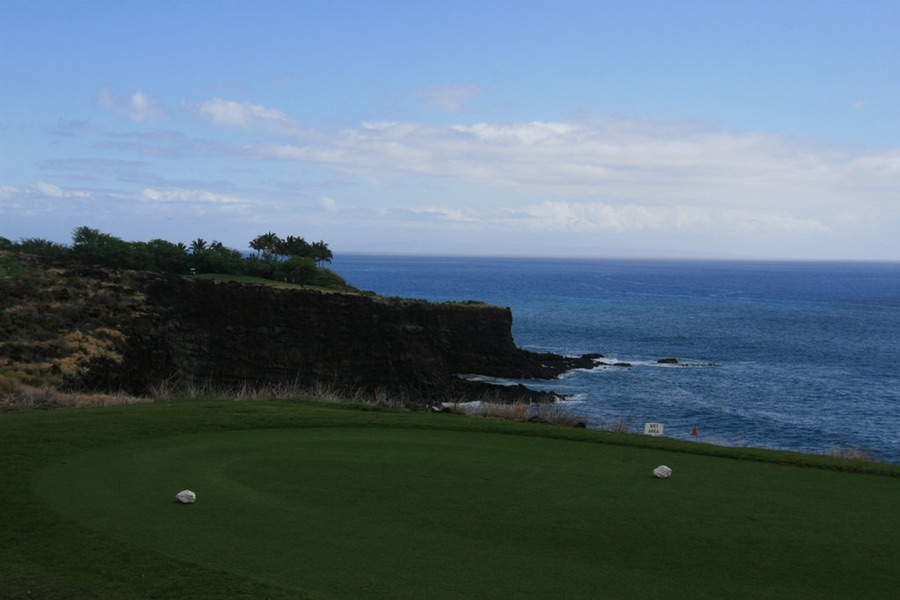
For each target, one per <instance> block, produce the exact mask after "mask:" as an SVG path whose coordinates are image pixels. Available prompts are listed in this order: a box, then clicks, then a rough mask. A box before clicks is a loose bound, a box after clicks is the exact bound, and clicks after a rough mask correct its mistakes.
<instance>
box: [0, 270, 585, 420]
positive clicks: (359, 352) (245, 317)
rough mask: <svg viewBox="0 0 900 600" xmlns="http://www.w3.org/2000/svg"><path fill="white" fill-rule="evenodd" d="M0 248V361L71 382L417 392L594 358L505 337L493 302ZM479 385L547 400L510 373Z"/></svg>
mask: <svg viewBox="0 0 900 600" xmlns="http://www.w3.org/2000/svg"><path fill="white" fill-rule="evenodd" d="M5 260H7V261H9V260H15V261H17V264H20V265H23V268H24V269H25V272H26V273H27V275H26V276H21V274H20V276H16V277H10V276H7V277H3V278H0V293H2V296H3V299H2V301H0V310H2V311H3V312H2V317H0V318H2V320H0V333H2V334H3V338H2V339H3V341H2V342H0V374H6V375H7V376H10V374H13V373H18V374H19V375H20V376H23V377H25V378H29V377H30V378H31V379H32V380H37V382H40V380H42V379H43V380H46V379H48V378H49V379H50V380H53V383H56V384H58V385H63V386H68V387H71V388H82V389H92V390H127V391H129V392H131V393H136V394H143V393H146V392H147V391H148V390H149V389H151V387H152V386H153V385H154V384H155V383H157V382H160V381H163V380H174V381H186V380H203V381H206V380H209V381H214V382H216V383H217V384H220V385H226V386H227V385H231V384H234V385H239V384H240V385H243V384H248V383H249V384H255V383H272V382H298V383H300V384H301V385H312V384H316V383H325V384H327V385H329V386H334V387H345V388H348V389H349V388H354V389H356V390H359V389H365V390H375V389H378V388H381V389H384V390H390V391H393V392H397V393H402V394H404V395H405V396H406V397H410V398H416V399H419V400H421V401H423V402H426V401H436V400H442V399H447V398H460V397H465V396H472V395H473V394H475V393H476V392H484V391H485V388H484V384H475V383H472V382H466V381H463V380H461V379H460V378H459V377H457V374H460V373H466V374H478V375H486V376H493V377H506V378H517V379H532V378H540V379H552V378H555V377H557V376H558V375H559V374H560V373H562V372H564V371H566V370H569V369H572V368H577V367H590V366H593V364H594V358H596V357H595V356H583V357H579V358H572V357H564V356H558V355H553V354H535V353H532V352H528V351H525V350H522V349H520V348H518V347H516V345H515V343H514V341H513V338H512V313H511V311H510V310H509V309H508V308H501V307H496V306H488V305H483V304H469V303H466V304H456V303H441V304H435V303H428V302H424V301H418V300H403V299H386V298H381V297H377V296H369V295H364V294H353V293H335V292H328V291H319V290H310V289H300V288H296V289H286V288H278V287H273V286H267V285H261V284H243V283H236V282H229V281H216V280H207V279H198V278H191V277H182V276H177V275H168V274H162V273H150V272H136V271H119V270H111V269H102V268H96V267H87V266H77V265H65V264H62V265H60V264H56V265H47V264H44V263H42V262H41V261H39V260H37V259H34V258H33V257H27V256H23V255H8V256H7V257H6V258H5ZM29 383H35V381H31V382H29ZM491 389H492V390H493V391H494V392H495V393H496V394H497V395H498V396H502V397H505V398H506V399H512V397H514V396H515V397H522V398H526V399H531V400H535V399H544V400H546V399H548V397H547V396H548V395H547V394H542V393H538V392H533V391H531V390H527V389H526V388H523V387H521V386H517V387H511V388H510V387H507V388H501V387H496V388H491Z"/></svg>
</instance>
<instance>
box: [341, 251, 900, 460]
mask: <svg viewBox="0 0 900 600" xmlns="http://www.w3.org/2000/svg"><path fill="white" fill-rule="evenodd" d="M331 268H332V269H333V270H334V271H335V272H337V273H339V274H340V275H341V276H343V277H344V278H345V279H346V280H347V281H348V283H350V284H352V285H354V286H356V287H358V288H361V289H365V290H373V291H375V292H377V293H379V294H381V295H384V296H400V297H406V298H422V299H427V300H432V301H447V300H455V301H461V300H482V301H485V302H488V303H491V304H497V305H500V306H508V307H510V308H511V309H512V313H513V337H514V338H515V341H516V343H517V345H518V346H520V347H522V348H526V349H528V350H534V351H537V352H555V353H560V354H570V355H580V354H584V353H588V352H599V353H601V354H603V355H604V356H605V357H606V359H607V360H608V361H611V362H612V361H622V362H627V363H630V364H631V365H632V366H631V367H627V368H625V367H599V368H596V369H592V370H579V371H573V372H570V373H568V374H567V375H565V376H564V377H563V378H561V379H560V380H554V381H550V382H542V383H539V384H535V383H534V382H523V383H526V384H527V385H530V386H532V387H535V388H538V389H552V390H555V391H558V392H560V393H563V394H567V395H569V399H568V400H567V402H566V408H567V410H569V411H572V412H573V413H577V414H579V415H582V416H583V417H584V418H585V419H586V421H587V422H588V426H595V427H598V426H602V425H604V424H606V425H609V424H612V423H615V422H619V421H623V420H625V421H628V422H629V423H630V424H631V427H632V429H633V430H634V431H635V432H639V431H643V424H644V423H645V422H655V423H662V424H663V425H664V427H665V433H664V435H666V436H667V437H673V438H679V439H697V440H700V441H707V442H713V443H720V444H725V445H735V446H752V447H767V448H780V449H786V450H796V451H801V452H812V453H819V454H825V453H828V452H830V451H831V449H832V448H838V449H851V448H855V449H860V450H864V451H867V452H870V453H872V454H873V455H874V456H875V457H876V458H877V459H879V460H882V461H886V462H894V463H900V263H792V262H718V261H662V260H660V261H652V260H571V259H524V258H523V259H518V258H458V257H454V258H438V257H409V256H380V255H342V256H336V257H335V259H334V262H333V263H332V265H331ZM669 357H673V358H677V359H678V360H679V362H680V363H682V364H691V365H698V366H673V365H663V364H659V363H658V362H657V361H658V360H659V359H660V358H669ZM708 365H715V366H708ZM695 427H696V428H697V434H698V435H697V436H696V437H692V436H691V432H692V431H693V429H694V428H695Z"/></svg>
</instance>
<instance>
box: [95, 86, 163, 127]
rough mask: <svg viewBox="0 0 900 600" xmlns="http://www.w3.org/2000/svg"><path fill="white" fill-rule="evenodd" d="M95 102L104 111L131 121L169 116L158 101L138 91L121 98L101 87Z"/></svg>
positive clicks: (106, 87) (153, 119)
mask: <svg viewBox="0 0 900 600" xmlns="http://www.w3.org/2000/svg"><path fill="white" fill-rule="evenodd" d="M97 101H98V102H99V103H100V106H102V107H103V108H105V109H106V110H109V111H112V112H114V113H116V114H120V115H125V116H127V117H128V118H129V119H131V120H132V121H138V122H141V121H157V120H160V119H168V118H170V116H171V115H170V114H169V111H168V110H166V108H165V107H164V106H163V105H162V103H161V102H159V100H157V99H156V98H153V97H152V96H150V95H149V94H147V93H146V92H145V91H143V90H140V89H138V90H135V91H134V93H132V94H131V96H129V97H127V98H123V97H121V96H119V95H117V94H116V93H115V92H113V90H112V89H111V88H110V87H109V86H103V87H101V88H100V90H99V91H98V92H97Z"/></svg>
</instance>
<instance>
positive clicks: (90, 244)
mask: <svg viewBox="0 0 900 600" xmlns="http://www.w3.org/2000/svg"><path fill="white" fill-rule="evenodd" d="M249 247H250V248H251V249H253V250H255V251H256V252H255V254H250V255H245V254H243V253H241V252H239V251H238V250H235V249H233V248H228V247H226V246H225V245H224V244H222V243H221V242H218V241H215V240H213V241H211V242H207V241H206V240H204V239H203V238H197V239H196V240H194V241H192V242H191V243H190V245H185V244H183V243H173V242H169V241H167V240H163V239H158V238H157V239H152V240H150V241H149V242H129V241H125V240H122V239H121V238H118V237H116V236H114V235H111V234H108V233H103V232H101V231H100V230H99V229H94V228H91V227H87V226H82V227H76V228H75V229H74V230H73V232H72V244H71V246H66V245H64V244H58V243H56V242H52V241H49V240H45V239H42V238H26V239H20V240H18V241H16V242H13V241H10V240H9V239H7V238H3V237H0V250H12V251H19V252H26V253H29V254H35V255H38V256H43V257H48V258H52V259H57V260H66V261H70V262H76V263H82V264H91V265H99V266H103V267H111V268H117V269H133V270H136V271H157V272H165V273H175V274H180V275H188V274H196V273H221V274H225V275H232V276H239V275H241V276H250V277H260V278H263V279H270V280H277V281H288V282H292V283H297V284H303V285H315V286H319V287H326V288H334V289H349V286H348V285H347V283H346V282H345V281H344V280H343V279H342V278H341V277H340V276H339V275H337V274H336V273H334V272H333V271H331V270H329V269H326V268H324V267H323V266H322V265H323V264H325V263H330V262H331V260H332V258H333V254H332V252H331V250H330V249H329V248H328V244H326V243H325V242H323V241H318V242H307V241H306V240H305V239H303V238H302V237H297V236H293V235H289V236H287V237H286V238H281V237H279V236H278V235H276V234H274V233H272V232H271V231H270V232H268V233H265V234H262V235H259V236H257V237H256V238H254V239H253V240H251V241H250V242H249ZM2 275H3V273H2V271H0V276H2Z"/></svg>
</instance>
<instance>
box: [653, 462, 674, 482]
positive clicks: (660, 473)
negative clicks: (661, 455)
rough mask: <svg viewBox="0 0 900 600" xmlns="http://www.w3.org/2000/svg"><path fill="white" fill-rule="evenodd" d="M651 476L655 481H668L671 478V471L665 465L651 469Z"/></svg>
mask: <svg viewBox="0 0 900 600" xmlns="http://www.w3.org/2000/svg"><path fill="white" fill-rule="evenodd" d="M653 476H654V477H656V478H657V479H668V478H669V477H671V476H672V469H670V468H669V467H667V466H666V465H659V466H658V467H656V468H655V469H653Z"/></svg>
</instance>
